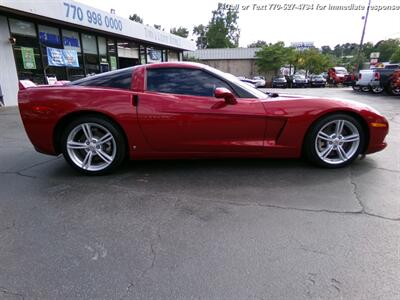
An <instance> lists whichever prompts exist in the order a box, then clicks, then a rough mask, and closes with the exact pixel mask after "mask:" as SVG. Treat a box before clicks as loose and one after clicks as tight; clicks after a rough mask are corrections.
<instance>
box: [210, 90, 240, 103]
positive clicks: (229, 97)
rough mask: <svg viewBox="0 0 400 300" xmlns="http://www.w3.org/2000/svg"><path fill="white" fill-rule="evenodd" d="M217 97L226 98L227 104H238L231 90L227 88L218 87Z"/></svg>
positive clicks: (215, 93)
mask: <svg viewBox="0 0 400 300" xmlns="http://www.w3.org/2000/svg"><path fill="white" fill-rule="evenodd" d="M214 95H215V98H218V99H224V100H225V102H226V103H227V104H236V103H237V100H236V98H235V96H234V95H233V94H232V92H231V91H230V90H228V89H227V88H222V87H219V88H216V89H215V92H214Z"/></svg>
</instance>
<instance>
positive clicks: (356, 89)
mask: <svg viewBox="0 0 400 300" xmlns="http://www.w3.org/2000/svg"><path fill="white" fill-rule="evenodd" d="M352 87H353V90H355V91H357V92H358V91H360V89H361V88H360V86H359V85H358V84H355V85H353V86H352Z"/></svg>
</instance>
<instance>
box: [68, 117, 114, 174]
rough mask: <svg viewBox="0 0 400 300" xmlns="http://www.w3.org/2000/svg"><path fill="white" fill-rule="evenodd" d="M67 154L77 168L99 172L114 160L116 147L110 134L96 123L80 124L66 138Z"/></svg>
mask: <svg viewBox="0 0 400 300" xmlns="http://www.w3.org/2000/svg"><path fill="white" fill-rule="evenodd" d="M66 146H67V153H68V155H69V157H70V159H71V160H72V161H73V162H74V164H76V165H77V166H78V167H79V168H82V169H83V170H87V171H101V170H103V169H105V168H107V167H108V166H109V165H110V164H112V162H113V161H114V159H115V156H116V152H117V145H116V142H115V139H114V137H113V135H112V134H111V132H110V131H109V130H108V129H107V128H105V127H104V126H102V125H100V124H97V123H81V124H79V125H77V126H76V127H74V128H73V129H72V130H71V132H70V133H69V135H68V137H67V145H66Z"/></svg>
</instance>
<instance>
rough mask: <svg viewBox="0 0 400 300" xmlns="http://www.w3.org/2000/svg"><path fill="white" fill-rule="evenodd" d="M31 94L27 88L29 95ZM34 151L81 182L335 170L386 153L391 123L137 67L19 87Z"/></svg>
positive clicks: (369, 114)
mask: <svg viewBox="0 0 400 300" xmlns="http://www.w3.org/2000/svg"><path fill="white" fill-rule="evenodd" d="M28 86H29V85H28ZM19 108H20V112H21V117H22V120H23V123H24V126H25V129H26V132H27V134H28V136H29V138H30V140H31V142H32V143H33V145H34V146H35V148H36V149H37V151H39V152H42V153H46V154H50V155H58V154H60V153H62V154H63V155H64V157H65V159H66V160H67V161H68V163H69V164H71V166H72V167H74V168H75V169H77V170H79V171H81V172H84V173H86V174H103V173H107V172H110V171H112V170H114V169H115V168H116V167H118V166H119V165H121V163H122V162H123V161H124V159H125V158H126V157H129V158H131V159H154V158H157V159H158V158H163V159H167V158H173V159H177V158H212V157H213V158H216V157H265V158H266V157H269V158H271V157H273V158H275V157H276V158H277V157H280V158H288V157H300V156H301V155H303V154H304V155H305V156H306V157H307V158H308V159H309V160H311V161H312V162H314V163H316V164H318V165H320V166H324V167H330V168H334V167H342V166H346V165H348V164H350V163H351V162H352V161H353V160H354V159H356V158H357V156H358V155H360V154H369V153H373V152H377V151H380V150H382V149H384V148H385V147H386V142H385V141H384V140H385V136H386V135H387V133H388V127H389V125H388V122H387V120H386V119H385V117H383V116H382V115H381V114H379V113H378V112H377V111H375V110H374V109H372V108H370V107H368V106H366V105H364V104H360V103H356V102H350V101H341V100H329V99H319V98H305V97H297V96H296V97H294V96H278V95H276V94H264V93H262V92H260V91H258V90H256V89H254V88H252V87H250V86H248V85H247V84H245V83H242V82H241V81H239V80H238V79H236V78H235V77H234V76H232V75H229V74H226V73H223V72H221V71H218V70H216V69H213V68H210V67H208V66H205V65H201V64H194V63H160V64H152V65H141V66H135V67H131V68H126V69H121V70H117V71H112V72H107V73H102V74H99V75H95V76H92V77H88V78H84V79H81V80H78V81H74V82H71V83H69V84H66V85H62V86H60V85H59V86H33V87H32V86H30V87H27V85H26V82H25V83H24V82H20V91H19Z"/></svg>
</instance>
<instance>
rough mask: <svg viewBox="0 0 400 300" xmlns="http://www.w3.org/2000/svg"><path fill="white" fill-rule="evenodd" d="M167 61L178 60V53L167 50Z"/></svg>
mask: <svg viewBox="0 0 400 300" xmlns="http://www.w3.org/2000/svg"><path fill="white" fill-rule="evenodd" d="M168 61H179V53H178V52H176V51H172V50H168Z"/></svg>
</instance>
